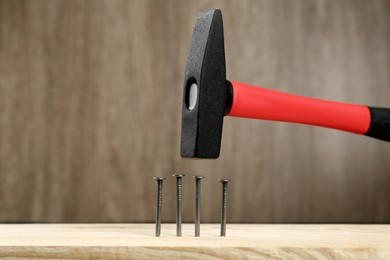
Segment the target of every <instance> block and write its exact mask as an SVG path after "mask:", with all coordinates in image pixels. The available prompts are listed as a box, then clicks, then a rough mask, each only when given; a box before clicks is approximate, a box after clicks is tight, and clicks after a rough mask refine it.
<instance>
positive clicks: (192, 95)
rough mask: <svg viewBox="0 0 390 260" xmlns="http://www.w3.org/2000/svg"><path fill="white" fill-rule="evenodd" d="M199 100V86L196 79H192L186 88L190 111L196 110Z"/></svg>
mask: <svg viewBox="0 0 390 260" xmlns="http://www.w3.org/2000/svg"><path fill="white" fill-rule="evenodd" d="M197 100H198V85H196V81H195V79H194V78H191V79H190V80H188V82H187V87H186V107H187V109H189V110H192V109H194V107H195V106H196V102H197Z"/></svg>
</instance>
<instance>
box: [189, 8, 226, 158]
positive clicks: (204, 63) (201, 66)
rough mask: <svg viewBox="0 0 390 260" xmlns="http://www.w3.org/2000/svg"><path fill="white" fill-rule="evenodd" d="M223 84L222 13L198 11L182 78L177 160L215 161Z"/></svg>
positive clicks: (222, 113) (224, 87)
mask: <svg viewBox="0 0 390 260" xmlns="http://www.w3.org/2000/svg"><path fill="white" fill-rule="evenodd" d="M227 84H228V85H229V84H230V83H228V82H227V81H226V68H225V47H224V40H223V24H222V13H221V11H220V10H219V9H214V10H209V11H205V12H201V13H199V15H198V17H197V19H196V24H195V28H194V32H193V34H192V41H191V47H190V52H189V55H188V60H187V65H186V70H185V76H184V94H183V105H182V125H181V157H184V158H218V156H219V151H220V146H221V136H222V125H223V117H224V114H225V109H226V92H227V89H228V88H227Z"/></svg>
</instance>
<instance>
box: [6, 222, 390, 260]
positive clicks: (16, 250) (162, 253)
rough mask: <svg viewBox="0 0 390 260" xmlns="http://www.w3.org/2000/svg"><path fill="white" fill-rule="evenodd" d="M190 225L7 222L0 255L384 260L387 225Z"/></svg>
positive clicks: (389, 235) (389, 247)
mask: <svg viewBox="0 0 390 260" xmlns="http://www.w3.org/2000/svg"><path fill="white" fill-rule="evenodd" d="M193 231H194V229H193V225H192V224H184V225H183V237H176V236H175V225H174V224H163V226H162V236H161V237H155V236H154V225H153V224H8V225H0V257H31V258H32V257H40V258H44V257H48V258H85V257H99V258H140V257H144V258H159V259H161V258H165V259H172V257H187V258H201V257H203V258H206V257H207V258H223V259H229V258H230V259H236V258H242V257H246V258H283V259H286V258H297V257H301V258H317V259H318V258H322V257H325V258H340V259H343V258H354V259H367V258H376V259H389V258H390V225H258V224H253V225H248V224H231V225H228V230H227V233H228V235H227V237H219V225H217V224H203V225H202V226H201V237H198V238H195V237H194V236H193Z"/></svg>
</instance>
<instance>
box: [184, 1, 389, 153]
mask: <svg viewBox="0 0 390 260" xmlns="http://www.w3.org/2000/svg"><path fill="white" fill-rule="evenodd" d="M226 115H228V116H234V117H244V118H253V119H263V120H272V121H283V122H292V123H300V124H307V125H315V126H322V127H328V128H333V129H338V130H342V131H346V132H351V133H355V134H362V135H367V136H371V137H374V138H377V139H381V140H384V141H390V109H388V108H378V107H369V106H365V105H356V104H345V103H340V102H333V101H325V100H319V99H314V98H308V97H302V96H297V95H292V94H287V93H283V92H279V91H275V90H270V89H265V88H262V87H254V86H250V85H247V84H244V83H238V82H232V81H229V80H227V79H226V66H225V47H224V39H223V23H222V13H221V10H219V9H213V10H208V11H204V12H201V13H199V14H198V16H197V19H196V24H195V28H194V31H193V34H192V40H191V46H190V51H189V55H188V59H187V64H186V69H185V76H184V93H183V104H182V125H181V151H180V154H181V157H183V158H210V159H215V158H218V157H219V154H220V148H221V137H222V125H223V118H224V116H226Z"/></svg>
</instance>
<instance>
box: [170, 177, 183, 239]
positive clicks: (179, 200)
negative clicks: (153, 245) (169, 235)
mask: <svg viewBox="0 0 390 260" xmlns="http://www.w3.org/2000/svg"><path fill="white" fill-rule="evenodd" d="M172 176H173V177H176V236H178V237H181V210H182V189H183V187H182V186H183V185H182V177H184V176H185V175H184V174H173V175H172Z"/></svg>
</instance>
